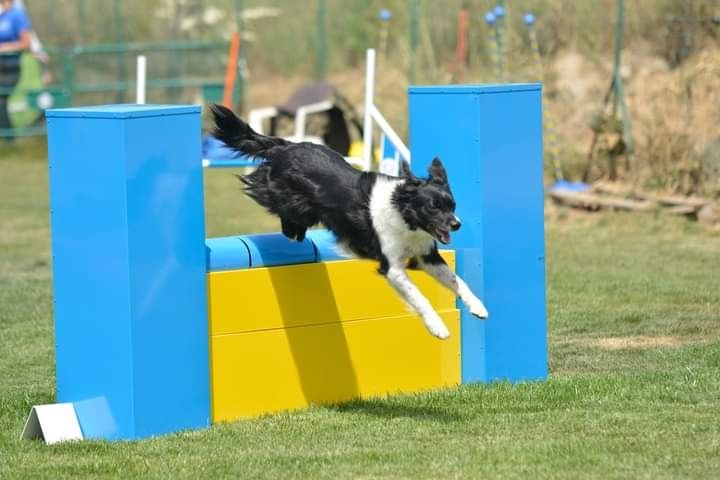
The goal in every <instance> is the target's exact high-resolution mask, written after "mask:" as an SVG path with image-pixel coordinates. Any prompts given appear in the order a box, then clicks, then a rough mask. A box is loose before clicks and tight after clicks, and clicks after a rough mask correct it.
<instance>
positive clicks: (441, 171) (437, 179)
mask: <svg viewBox="0 0 720 480" xmlns="http://www.w3.org/2000/svg"><path fill="white" fill-rule="evenodd" d="M428 173H429V174H430V178H429V179H428V180H429V181H430V183H435V184H438V185H447V183H448V178H447V172H446V171H445V167H443V164H442V162H441V161H440V159H439V158H438V157H435V158H433V161H432V163H431V164H430V168H428Z"/></svg>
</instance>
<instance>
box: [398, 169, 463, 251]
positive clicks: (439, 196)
mask: <svg viewBox="0 0 720 480" xmlns="http://www.w3.org/2000/svg"><path fill="white" fill-rule="evenodd" d="M428 174H429V175H428V177H427V178H426V179H420V178H418V177H416V176H415V175H413V173H412V172H411V171H410V166H409V165H408V164H407V162H403V164H402V171H401V176H402V178H403V179H404V180H405V181H404V182H403V184H402V186H401V187H400V188H399V189H398V191H397V192H396V195H395V202H396V204H397V207H398V209H399V210H400V214H401V215H402V217H403V219H404V220H405V223H407V224H408V226H409V227H410V229H412V230H417V229H420V230H424V231H426V232H427V233H429V234H430V235H432V236H433V238H435V239H436V240H437V241H439V242H440V243H444V244H448V243H450V232H453V231H456V230H458V229H459V228H460V219H459V218H458V217H457V216H455V199H454V198H453V195H452V192H451V191H450V184H449V183H448V178H447V172H446V171H445V167H443V164H442V162H441V161H440V159H439V158H437V157H436V158H435V159H433V161H432V163H431V164H430V168H428Z"/></svg>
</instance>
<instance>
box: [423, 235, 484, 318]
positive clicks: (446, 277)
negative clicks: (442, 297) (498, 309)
mask: <svg viewBox="0 0 720 480" xmlns="http://www.w3.org/2000/svg"><path fill="white" fill-rule="evenodd" d="M420 266H421V267H422V269H423V270H425V271H426V272H427V273H428V274H429V275H430V276H431V277H433V278H435V279H436V280H437V281H438V282H440V283H441V284H442V285H444V286H445V287H447V288H448V289H450V290H452V291H453V293H455V295H456V296H458V297H460V300H462V301H463V303H464V304H465V305H467V307H468V310H470V313H472V314H473V315H475V316H476V317H477V318H487V317H488V311H487V309H486V308H485V305H484V304H483V302H482V300H480V299H479V298H477V296H475V294H474V293H473V292H472V290H470V287H468V286H467V284H466V283H465V282H464V281H463V279H462V278H460V277H459V276H458V275H456V274H455V272H453V271H452V270H450V267H448V266H447V263H445V260H444V259H443V258H442V257H441V256H440V254H439V253H438V251H437V249H436V248H433V249H432V250H431V251H430V253H428V254H427V255H424V256H423V257H422V259H421V261H420Z"/></svg>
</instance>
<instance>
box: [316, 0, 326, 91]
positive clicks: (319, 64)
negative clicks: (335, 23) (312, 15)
mask: <svg viewBox="0 0 720 480" xmlns="http://www.w3.org/2000/svg"><path fill="white" fill-rule="evenodd" d="M315 50H316V51H315V78H316V79H317V80H318V81H320V82H321V81H323V80H325V70H326V68H327V58H326V57H327V49H326V46H325V0H318V3H317V38H316V39H315Z"/></svg>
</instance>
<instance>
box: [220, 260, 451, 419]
mask: <svg viewBox="0 0 720 480" xmlns="http://www.w3.org/2000/svg"><path fill="white" fill-rule="evenodd" d="M443 256H444V257H445V259H446V261H447V262H448V263H449V264H450V265H451V268H454V264H455V258H454V254H453V252H443ZM376 269H377V263H376V262H369V261H363V260H346V261H336V262H325V263H313V264H304V265H290V266H282V267H270V268H256V269H248V270H235V271H226V272H211V273H210V274H208V285H209V306H210V331H211V337H210V348H211V398H212V400H211V402H212V419H213V421H214V422H219V421H226V420H232V419H236V418H248V417H254V416H258V415H262V414H266V413H271V412H278V411H283V410H292V409H297V408H302V407H306V406H308V405H312V404H327V403H334V402H341V401H344V400H350V399H353V398H363V397H365V398H366V397H372V396H379V395H385V394H390V393H397V392H416V391H420V390H428V389H433V388H440V387H444V386H451V385H457V384H459V383H460V314H459V311H458V310H457V309H456V308H455V297H454V295H453V294H452V293H451V292H449V291H447V290H446V289H445V288H443V287H442V286H440V285H439V284H438V283H437V282H436V281H435V280H434V279H432V278H430V277H429V276H428V275H427V274H425V273H424V272H410V276H411V278H412V279H413V281H414V282H415V284H416V285H417V286H418V287H419V288H420V289H421V290H422V291H423V293H424V294H425V295H426V296H427V297H428V298H429V299H430V301H431V302H432V304H433V306H434V307H435V309H436V310H437V311H438V312H439V313H440V315H441V316H442V318H443V320H444V321H445V323H446V324H447V325H448V328H449V330H450V335H451V337H450V339H449V340H445V341H441V340H438V339H436V338H434V337H432V336H431V335H430V334H429V333H428V332H427V330H426V329H425V327H424V325H423V323H422V321H421V320H420V318H419V317H418V316H417V315H415V314H414V313H413V312H411V311H410V310H409V309H408V307H407V306H406V305H405V304H404V303H403V302H402V300H400V298H399V297H398V296H397V294H396V293H395V291H394V290H393V289H392V288H391V287H390V286H389V285H388V284H387V281H386V280H385V279H384V278H383V277H382V276H381V275H379V274H378V273H377V272H376Z"/></svg>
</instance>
